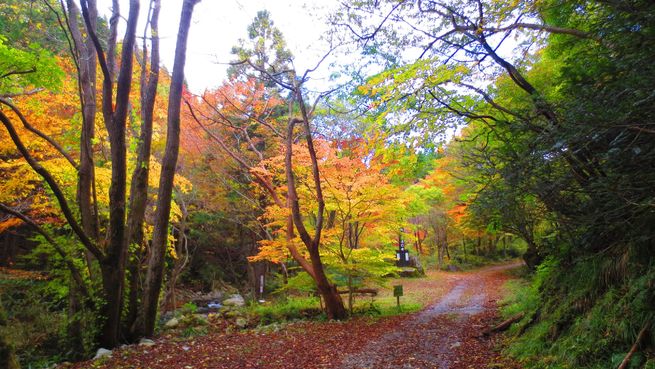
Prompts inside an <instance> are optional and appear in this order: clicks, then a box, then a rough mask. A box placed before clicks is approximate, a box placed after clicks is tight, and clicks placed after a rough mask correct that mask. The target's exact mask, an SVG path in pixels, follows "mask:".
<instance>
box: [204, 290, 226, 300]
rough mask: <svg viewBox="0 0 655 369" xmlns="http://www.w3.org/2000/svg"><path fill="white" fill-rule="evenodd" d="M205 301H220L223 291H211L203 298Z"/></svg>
mask: <svg viewBox="0 0 655 369" xmlns="http://www.w3.org/2000/svg"><path fill="white" fill-rule="evenodd" d="M203 297H204V298H206V299H207V300H220V299H222V298H223V291H221V290H213V291H211V292H210V293H208V294H206V295H205V296H203Z"/></svg>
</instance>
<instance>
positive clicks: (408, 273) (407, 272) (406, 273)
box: [400, 267, 422, 278]
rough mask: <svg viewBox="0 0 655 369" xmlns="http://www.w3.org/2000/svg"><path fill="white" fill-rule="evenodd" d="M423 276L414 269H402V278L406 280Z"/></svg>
mask: <svg viewBox="0 0 655 369" xmlns="http://www.w3.org/2000/svg"><path fill="white" fill-rule="evenodd" d="M421 275H422V274H421V273H420V272H419V271H418V269H416V268H414V267H402V268H400V276H401V277H404V278H413V277H420V276H421Z"/></svg>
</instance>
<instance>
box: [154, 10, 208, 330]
mask: <svg viewBox="0 0 655 369" xmlns="http://www.w3.org/2000/svg"><path fill="white" fill-rule="evenodd" d="M198 2H199V0H184V3H183V4H182V14H181V16H180V27H179V30H178V34H177V45H176V47H175V61H174V65H173V77H172V79H171V87H170V94H169V97H168V132H167V135H166V149H165V152H164V158H163V160H162V168H161V176H160V178H159V191H158V195H157V202H158V204H157V210H156V213H155V229H154V231H153V238H152V249H151V256H150V259H149V260H148V272H147V274H146V281H145V292H144V296H143V312H142V313H143V334H144V335H145V336H152V335H153V334H154V331H155V320H156V317H157V307H158V305H159V293H160V291H161V286H162V279H163V272H164V255H165V252H166V241H167V239H168V219H169V217H170V212H171V197H172V194H173V179H174V177H175V166H176V165H177V155H178V152H179V148H180V105H181V103H182V90H183V87H184V64H185V62H186V48H187V39H188V36H189V28H190V26H191V16H192V14H193V7H194V6H195V5H196V4H197V3H198Z"/></svg>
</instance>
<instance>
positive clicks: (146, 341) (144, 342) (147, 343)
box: [139, 338, 155, 346]
mask: <svg viewBox="0 0 655 369" xmlns="http://www.w3.org/2000/svg"><path fill="white" fill-rule="evenodd" d="M154 345H155V341H153V340H151V339H148V338H142V339H141V340H140V341H139V346H154Z"/></svg>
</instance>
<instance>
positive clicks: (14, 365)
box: [0, 301, 20, 369]
mask: <svg viewBox="0 0 655 369" xmlns="http://www.w3.org/2000/svg"><path fill="white" fill-rule="evenodd" d="M0 326H1V327H6V326H7V314H6V313H5V308H4V306H3V305H2V301H0ZM0 368H7V369H20V365H19V364H18V359H17V358H16V352H15V351H14V347H13V346H12V345H11V342H8V341H7V337H5V336H4V335H0Z"/></svg>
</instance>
